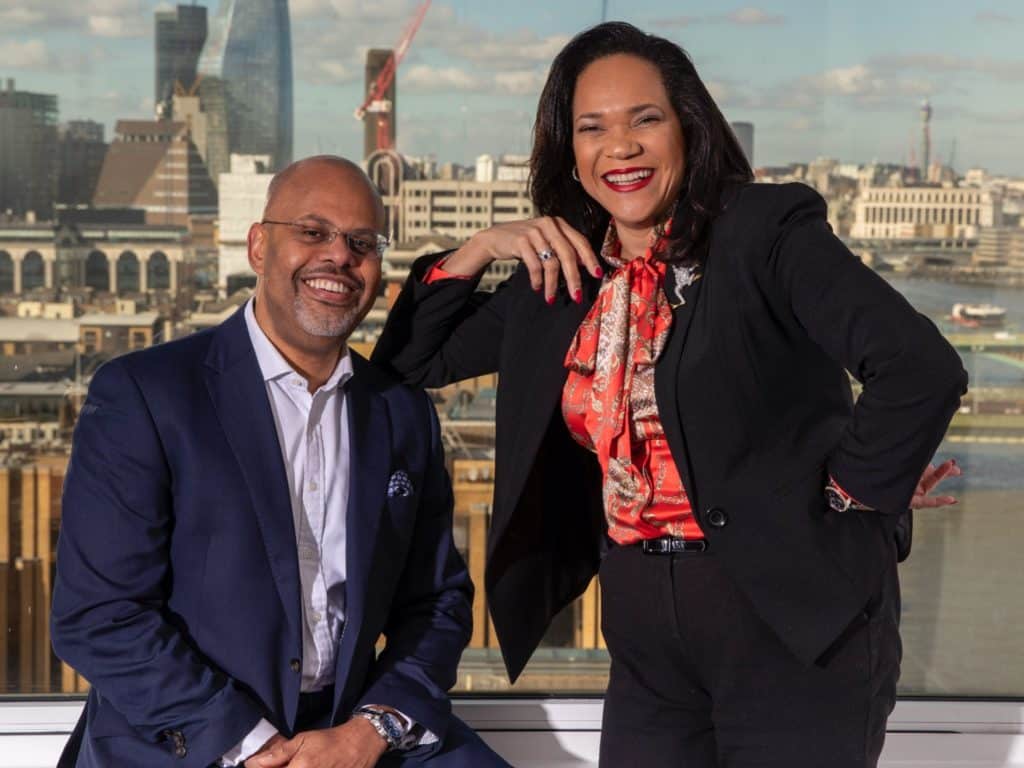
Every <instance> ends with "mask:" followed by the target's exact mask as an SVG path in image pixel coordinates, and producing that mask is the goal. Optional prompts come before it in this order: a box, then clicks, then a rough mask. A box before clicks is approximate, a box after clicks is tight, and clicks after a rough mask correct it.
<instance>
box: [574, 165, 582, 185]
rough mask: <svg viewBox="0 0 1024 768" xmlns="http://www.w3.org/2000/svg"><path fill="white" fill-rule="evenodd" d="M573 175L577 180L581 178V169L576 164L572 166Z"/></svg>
mask: <svg viewBox="0 0 1024 768" xmlns="http://www.w3.org/2000/svg"><path fill="white" fill-rule="evenodd" d="M572 177H573V179H575V180H576V181H579V180H580V172H579V171H578V170H577V169H576V166H575V165H574V166H573V167H572Z"/></svg>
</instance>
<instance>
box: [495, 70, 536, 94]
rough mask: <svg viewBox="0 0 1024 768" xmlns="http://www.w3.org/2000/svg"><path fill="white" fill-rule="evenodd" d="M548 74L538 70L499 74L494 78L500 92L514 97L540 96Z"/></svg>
mask: <svg viewBox="0 0 1024 768" xmlns="http://www.w3.org/2000/svg"><path fill="white" fill-rule="evenodd" d="M546 80H547V73H546V72H541V71H538V70H516V71H508V72H499V73H498V74H497V75H495V76H494V81H495V84H496V85H497V86H498V90H499V91H501V92H503V93H508V94H511V95H513V96H539V95H540V92H541V89H542V88H543V87H544V82H545V81H546Z"/></svg>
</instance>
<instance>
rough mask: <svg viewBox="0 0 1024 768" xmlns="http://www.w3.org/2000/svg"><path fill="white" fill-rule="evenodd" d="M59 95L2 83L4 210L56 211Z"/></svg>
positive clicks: (0, 196) (0, 185) (0, 199)
mask: <svg viewBox="0 0 1024 768" xmlns="http://www.w3.org/2000/svg"><path fill="white" fill-rule="evenodd" d="M57 154H58V153H57V97H56V96H54V95H52V94H49V93H29V92H28V91H16V90H14V80H8V81H7V84H6V86H5V87H0V213H2V212H4V211H7V210H11V211H13V212H14V213H15V214H24V213H26V212H27V211H34V212H35V213H36V214H38V215H39V216H44V217H46V216H50V214H51V213H52V212H53V200H54V195H55V194H56V192H57Z"/></svg>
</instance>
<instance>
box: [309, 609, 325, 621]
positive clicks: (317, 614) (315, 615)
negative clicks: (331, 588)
mask: <svg viewBox="0 0 1024 768" xmlns="http://www.w3.org/2000/svg"><path fill="white" fill-rule="evenodd" d="M309 618H311V619H312V620H313V623H314V624H316V623H318V622H319V621H320V619H322V618H323V615H322V614H321V613H320V612H319V611H313V612H312V613H310V614H309Z"/></svg>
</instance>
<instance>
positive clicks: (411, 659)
mask: <svg viewBox="0 0 1024 768" xmlns="http://www.w3.org/2000/svg"><path fill="white" fill-rule="evenodd" d="M420 397H422V399H420ZM417 401H418V402H421V403H422V411H420V412H421V413H423V414H424V415H422V416H421V417H420V418H421V420H424V421H425V420H426V419H427V418H429V434H430V441H431V442H430V445H431V449H430V459H429V465H428V467H427V469H426V472H425V473H424V479H423V488H422V491H421V494H420V502H419V508H418V510H417V514H416V529H415V531H414V534H413V539H412V545H411V546H410V549H409V556H408V560H407V561H406V563H405V566H404V569H403V571H402V575H401V576H400V580H399V583H398V588H397V589H396V591H395V600H394V603H393V604H392V606H391V609H390V612H389V616H388V620H387V624H386V625H385V627H384V635H385V637H386V644H385V646H384V649H383V650H382V651H381V654H380V656H379V657H378V659H377V662H376V664H375V666H374V669H373V671H372V672H371V675H370V679H369V682H368V685H367V687H366V689H365V690H364V692H363V694H362V696H361V697H360V700H359V702H358V704H357V706H363V705H366V704H377V705H381V704H384V705H388V706H391V707H394V708H395V709H397V710H399V711H400V712H402V714H403V715H405V716H407V717H408V718H410V719H412V720H414V721H416V722H417V723H419V724H420V725H422V726H423V727H424V728H426V729H427V730H429V731H431V732H432V733H434V734H435V735H436V736H437V738H438V739H439V740H440V742H443V741H444V737H445V733H446V731H447V727H448V721H449V719H450V715H451V702H450V701H449V699H448V694H447V692H448V689H450V688H451V687H452V686H453V685H455V682H456V679H457V668H458V664H459V659H460V658H461V656H462V651H463V650H464V649H465V647H466V645H467V644H468V643H469V638H470V635H471V634H472V630H473V613H472V603H473V583H472V581H471V580H470V578H469V573H468V571H467V570H466V565H465V563H464V562H463V560H462V556H461V555H460V554H459V552H458V550H457V549H456V548H455V541H454V539H453V536H452V513H453V499H452V488H451V481H450V480H449V478H448V472H447V471H446V470H445V464H444V449H443V448H442V445H441V435H440V428H439V426H438V421H437V415H436V413H435V411H434V407H433V405H432V404H431V402H430V399H429V398H428V397H427V396H426V395H425V394H423V393H420V394H419V396H417ZM438 748H439V746H438V745H437V744H434V745H432V746H421V747H419V748H417V750H416V752H417V753H418V752H419V750H421V749H423V750H428V751H429V750H436V749H438Z"/></svg>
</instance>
